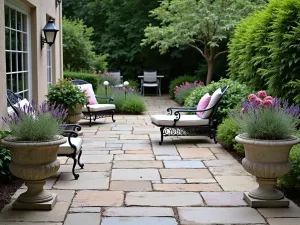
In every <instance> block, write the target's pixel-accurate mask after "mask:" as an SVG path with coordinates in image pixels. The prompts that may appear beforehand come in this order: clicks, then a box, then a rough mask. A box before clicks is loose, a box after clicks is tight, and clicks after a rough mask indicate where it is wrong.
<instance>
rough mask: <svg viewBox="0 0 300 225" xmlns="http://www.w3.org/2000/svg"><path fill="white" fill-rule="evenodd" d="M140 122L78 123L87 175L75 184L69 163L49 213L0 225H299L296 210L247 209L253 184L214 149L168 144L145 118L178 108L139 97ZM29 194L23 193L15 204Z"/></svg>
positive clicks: (14, 216)
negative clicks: (246, 195)
mask: <svg viewBox="0 0 300 225" xmlns="http://www.w3.org/2000/svg"><path fill="white" fill-rule="evenodd" d="M144 99H145V102H146V103H147V106H148V111H147V113H146V114H145V115H117V116H116V117H115V118H116V122H115V123H112V122H111V119H107V120H106V119H105V120H104V119H103V120H102V121H101V120H98V122H99V123H98V124H95V125H93V126H92V127H89V126H87V123H86V122H85V121H82V123H81V125H82V127H83V129H82V130H83V133H84V136H83V139H84V142H83V157H82V162H83V163H84V164H85V167H84V169H79V168H78V169H77V172H78V173H79V174H80V177H79V179H78V180H74V179H73V176H72V174H71V164H72V160H67V159H66V158H60V161H61V168H60V169H59V171H58V173H57V174H56V175H55V176H53V177H51V178H50V179H49V180H48V181H47V185H46V188H47V189H51V191H52V192H53V193H56V194H58V203H57V204H56V206H55V207H54V209H53V210H52V211H12V210H11V204H8V205H7V206H6V207H5V208H4V209H3V210H2V212H1V214H0V224H1V225H82V224H85V225H208V224H210V225H212V224H214V225H217V224H227V225H229V224H230V225H231V224H240V225H242V224H243V225H246V224H247V225H249V224H257V225H258V224H259V225H263V224H264V225H266V224H269V225H299V224H300V208H298V207H297V206H296V205H295V204H293V203H291V206H290V208H287V209H258V210H256V209H252V208H250V207H248V206H247V204H246V203H245V201H244V200H243V199H242V193H243V192H244V191H249V190H250V189H252V188H254V187H256V183H255V179H254V177H252V176H251V175H250V174H248V173H247V172H246V171H245V170H244V169H243V167H242V166H241V165H240V164H239V163H238V162H237V161H236V160H235V159H234V158H233V157H232V156H231V155H230V154H229V153H228V152H227V151H225V150H224V149H223V148H222V147H221V146H220V145H219V144H214V143H213V142H212V141H211V140H210V139H208V138H205V137H202V138H201V137H200V138H199V137H181V138H176V137H174V138H170V137H167V138H165V141H164V143H163V145H162V146H160V145H159V144H158V141H159V137H160V135H159V128H157V127H154V126H153V125H152V124H151V121H150V118H149V115H148V114H161V113H163V114H165V113H166V108H167V106H175V105H176V103H175V102H173V101H172V100H170V99H169V98H168V96H162V97H144ZM24 188H26V187H25V186H22V187H21V188H20V189H19V190H18V191H17V192H16V193H15V195H14V196H13V199H15V198H16V197H17V196H18V195H19V194H20V193H22V192H23V191H24V190H25V189H24Z"/></svg>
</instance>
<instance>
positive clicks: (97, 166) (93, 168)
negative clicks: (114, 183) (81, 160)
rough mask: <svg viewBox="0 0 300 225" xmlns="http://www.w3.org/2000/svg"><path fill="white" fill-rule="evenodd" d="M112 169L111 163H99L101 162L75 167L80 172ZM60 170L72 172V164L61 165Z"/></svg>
mask: <svg viewBox="0 0 300 225" xmlns="http://www.w3.org/2000/svg"><path fill="white" fill-rule="evenodd" d="M110 169H111V163H99V164H87V163H85V164H84V167H83V169H81V168H80V167H79V168H77V169H75V171H76V173H80V172H106V171H109V170H110ZM58 171H59V172H66V173H70V172H71V171H72V165H60V168H59V170H58Z"/></svg>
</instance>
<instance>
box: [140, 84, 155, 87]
mask: <svg viewBox="0 0 300 225" xmlns="http://www.w3.org/2000/svg"><path fill="white" fill-rule="evenodd" d="M143 86H145V87H157V86H158V84H157V83H144V84H143Z"/></svg>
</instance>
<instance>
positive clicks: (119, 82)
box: [109, 70, 124, 88]
mask: <svg viewBox="0 0 300 225" xmlns="http://www.w3.org/2000/svg"><path fill="white" fill-rule="evenodd" d="M109 73H110V74H111V76H112V78H113V79H114V80H115V81H116V84H115V85H113V86H112V87H113V88H122V87H124V85H123V76H121V72H120V71H119V70H117V71H115V70H112V71H110V72H109Z"/></svg>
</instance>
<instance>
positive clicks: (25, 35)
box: [22, 33, 27, 52]
mask: <svg viewBox="0 0 300 225" xmlns="http://www.w3.org/2000/svg"><path fill="white" fill-rule="evenodd" d="M22 36H23V51H24V52H25V51H27V34H24V33H23V35H22Z"/></svg>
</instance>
